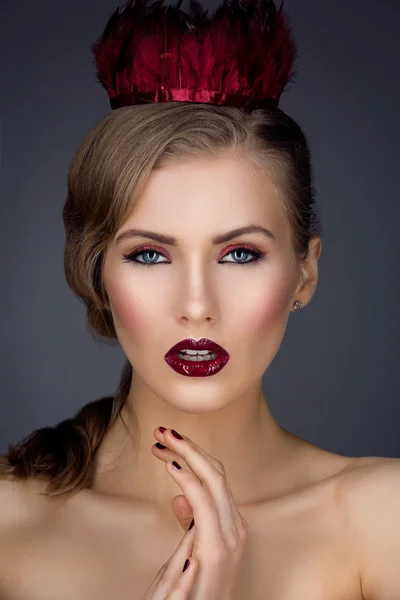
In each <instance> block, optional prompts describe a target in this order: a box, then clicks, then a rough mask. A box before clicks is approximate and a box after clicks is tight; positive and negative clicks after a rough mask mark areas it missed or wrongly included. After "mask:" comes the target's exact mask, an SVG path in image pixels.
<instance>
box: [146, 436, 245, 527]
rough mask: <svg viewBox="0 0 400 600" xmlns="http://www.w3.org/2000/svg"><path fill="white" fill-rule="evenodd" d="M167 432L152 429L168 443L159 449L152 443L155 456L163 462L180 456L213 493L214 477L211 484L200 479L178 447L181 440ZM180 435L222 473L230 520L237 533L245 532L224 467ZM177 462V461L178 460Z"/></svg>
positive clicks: (160, 438)
mask: <svg viewBox="0 0 400 600" xmlns="http://www.w3.org/2000/svg"><path fill="white" fill-rule="evenodd" d="M167 432H169V433H170V432H171V430H170V429H167V430H166V431H164V432H163V433H162V432H161V431H160V429H159V428H157V429H156V430H155V431H154V437H155V438H156V439H157V440H160V442H159V443H161V444H162V445H165V444H168V446H166V448H165V449H160V448H158V447H157V446H156V445H155V444H154V445H153V446H152V449H153V452H154V454H155V455H156V456H157V458H160V459H161V460H163V461H164V462H167V461H168V460H170V461H173V460H176V455H179V456H181V457H182V458H183V459H184V460H185V463H186V464H187V466H188V467H189V469H190V471H191V472H192V473H193V474H195V475H197V476H198V477H199V479H200V480H201V481H202V483H203V484H204V486H205V487H206V489H208V491H209V492H210V493H211V494H212V495H213V490H214V489H215V485H214V483H213V482H214V480H215V479H214V480H213V482H212V483H211V484H210V483H208V482H207V478H205V480H202V479H201V477H200V476H199V475H198V473H196V471H195V469H194V468H192V465H191V464H190V462H188V461H187V460H186V456H185V455H184V453H183V449H184V448H183V447H182V445H181V446H180V447H179V442H182V440H176V438H175V437H174V436H173V435H172V434H171V433H170V435H167V437H165V434H166V433H167ZM182 437H183V440H185V441H186V442H188V443H189V444H190V446H191V447H192V448H193V449H194V450H197V452H198V453H199V454H201V455H202V456H203V457H204V459H205V460H206V461H208V462H210V463H211V465H212V466H213V467H214V469H215V470H216V471H217V472H218V473H219V474H220V476H221V475H222V477H223V478H224V484H225V488H226V493H227V495H228V500H229V505H230V507H229V510H230V515H231V520H233V522H234V524H235V528H236V531H237V533H239V532H242V533H245V531H246V530H247V522H246V521H245V519H244V518H243V516H242V515H241V514H240V512H239V511H238V508H237V506H236V504H235V500H234V498H233V494H232V490H231V488H230V486H229V482H228V480H227V478H226V474H225V469H224V466H223V464H222V463H221V462H220V461H219V460H217V459H215V458H214V457H213V456H211V455H210V454H208V453H207V452H206V451H205V450H204V449H203V448H201V447H200V446H198V445H197V444H196V443H195V442H193V440H191V439H190V438H188V437H185V436H182ZM174 441H176V442H177V444H175V446H173V447H170V446H171V442H172V444H174ZM177 462H178V463H179V460H178V461H177ZM181 466H182V465H181ZM217 477H218V474H217ZM208 479H209V478H208ZM220 510H221V511H225V514H226V510H225V508H224V507H223V506H221V509H220Z"/></svg>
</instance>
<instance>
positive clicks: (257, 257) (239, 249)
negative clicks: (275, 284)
mask: <svg viewBox="0 0 400 600" xmlns="http://www.w3.org/2000/svg"><path fill="white" fill-rule="evenodd" d="M234 253H239V255H241V256H239V261H238V262H237V261H236V260H233V261H226V262H223V263H221V262H220V264H231V265H253V264H255V263H258V262H260V261H262V260H263V259H264V257H265V254H264V253H263V252H259V251H258V250H254V249H253V248H251V249H250V248H249V247H247V246H244V245H242V246H236V247H235V248H233V249H232V250H230V251H229V252H227V253H226V254H224V256H223V257H222V258H225V257H226V256H229V255H230V254H232V255H233V254H234ZM151 254H152V255H153V257H152V258H150V262H146V261H145V260H143V261H142V260H138V258H139V257H141V258H143V257H145V256H146V255H151ZM243 255H245V256H246V255H247V256H249V255H250V257H252V258H251V260H245V261H242V262H241V258H243ZM157 256H163V257H164V258H166V256H165V255H164V254H162V253H161V252H158V251H157V250H155V249H154V248H147V249H143V248H142V249H141V250H138V251H135V252H132V253H131V254H128V255H127V256H124V258H125V260H124V261H123V262H130V263H134V264H136V265H142V266H144V267H155V266H157V265H161V264H170V263H169V262H166V261H162V262H156V260H157Z"/></svg>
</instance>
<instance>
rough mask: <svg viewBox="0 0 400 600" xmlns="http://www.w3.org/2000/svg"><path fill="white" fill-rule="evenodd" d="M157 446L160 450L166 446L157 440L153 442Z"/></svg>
mask: <svg viewBox="0 0 400 600" xmlns="http://www.w3.org/2000/svg"><path fill="white" fill-rule="evenodd" d="M155 445H156V446H157V448H160V450H164V448H166V447H167V446H163V445H162V444H160V443H159V442H157V444H155Z"/></svg>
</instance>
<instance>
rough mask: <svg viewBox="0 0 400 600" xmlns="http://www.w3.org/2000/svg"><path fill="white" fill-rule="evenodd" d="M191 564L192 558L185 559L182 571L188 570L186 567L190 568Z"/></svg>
mask: <svg viewBox="0 0 400 600" xmlns="http://www.w3.org/2000/svg"><path fill="white" fill-rule="evenodd" d="M189 565H190V560H189V559H188V558H187V559H186V561H185V564H184V565H183V569H182V573H183V571H186V569H187V568H188V566H189Z"/></svg>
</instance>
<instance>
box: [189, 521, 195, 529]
mask: <svg viewBox="0 0 400 600" xmlns="http://www.w3.org/2000/svg"><path fill="white" fill-rule="evenodd" d="M193 525H194V519H192V522H191V523H190V525H189V527H188V531H189V529H192V527H193Z"/></svg>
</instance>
